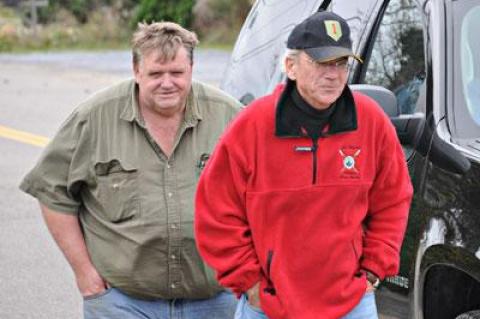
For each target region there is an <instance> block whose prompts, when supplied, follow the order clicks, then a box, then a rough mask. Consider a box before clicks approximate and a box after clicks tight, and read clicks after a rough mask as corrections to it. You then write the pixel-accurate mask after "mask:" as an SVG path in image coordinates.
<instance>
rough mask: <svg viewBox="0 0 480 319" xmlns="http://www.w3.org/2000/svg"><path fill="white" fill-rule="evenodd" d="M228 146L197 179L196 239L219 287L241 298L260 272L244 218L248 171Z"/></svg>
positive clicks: (220, 149) (218, 150) (220, 148)
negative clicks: (215, 275)
mask: <svg viewBox="0 0 480 319" xmlns="http://www.w3.org/2000/svg"><path fill="white" fill-rule="evenodd" d="M231 135H235V134H231ZM237 142H238V141H237ZM228 145H229V142H228V136H226V137H225V136H224V137H223V138H222V139H221V140H220V142H219V144H218V146H217V148H216V149H215V151H214V153H213V154H212V157H211V158H210V159H209V161H208V163H207V166H206V167H205V170H204V172H203V173H202V176H201V178H200V181H199V184H198V188H197V192H196V201H195V205H196V207H195V236H196V241H197V246H198V249H199V252H200V254H201V255H202V257H203V258H204V260H205V261H206V262H207V264H209V265H210V266H211V267H212V268H214V269H215V270H216V272H217V280H218V281H219V282H220V284H221V285H222V286H224V287H227V288H230V289H231V290H232V291H233V292H234V293H236V294H237V295H240V294H241V293H243V292H245V291H246V290H248V289H249V288H251V287H252V286H253V285H254V284H255V283H256V282H258V281H260V278H261V272H260V265H259V261H258V258H257V255H256V253H255V250H254V246H253V241H252V236H251V232H250V227H249V223H248V219H247V216H246V207H245V205H246V202H245V198H246V197H245V196H246V188H247V186H246V185H247V182H248V176H249V173H248V167H247V164H246V161H245V158H244V157H243V158H242V155H241V154H240V153H237V154H235V152H234V150H232V149H230V148H229V147H228ZM237 146H238V144H237ZM240 148H241V147H240Z"/></svg>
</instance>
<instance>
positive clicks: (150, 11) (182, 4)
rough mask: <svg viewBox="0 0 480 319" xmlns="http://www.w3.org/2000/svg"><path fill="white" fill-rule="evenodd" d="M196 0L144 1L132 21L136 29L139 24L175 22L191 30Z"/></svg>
mask: <svg viewBox="0 0 480 319" xmlns="http://www.w3.org/2000/svg"><path fill="white" fill-rule="evenodd" d="M194 2H195V1H194V0H164V1H158V0H142V1H141V2H140V4H139V5H138V6H137V8H136V13H135V14H134V18H133V21H132V26H133V27H135V26H136V25H137V23H138V22H148V23H150V22H153V21H173V22H176V23H178V24H180V25H182V26H183V27H186V28H189V27H190V26H191V24H192V19H193V13H192V9H193V4H194Z"/></svg>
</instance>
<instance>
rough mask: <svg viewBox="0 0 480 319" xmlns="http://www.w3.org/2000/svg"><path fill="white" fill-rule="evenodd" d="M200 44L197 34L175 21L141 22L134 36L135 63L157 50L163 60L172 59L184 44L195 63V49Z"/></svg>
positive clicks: (133, 54)
mask: <svg viewBox="0 0 480 319" xmlns="http://www.w3.org/2000/svg"><path fill="white" fill-rule="evenodd" d="M197 44H198V38H197V35H196V34H195V33H194V32H192V31H189V30H187V29H184V28H183V27H181V26H180V25H178V24H176V23H173V22H153V23H151V24H147V23H139V24H138V27H137V30H136V31H135V33H134V34H133V36H132V56H133V64H134V65H137V64H138V63H139V62H140V61H141V59H142V57H143V56H144V55H145V54H147V53H149V52H151V51H152V50H157V51H158V52H159V53H160V55H161V58H162V60H163V61H164V62H165V61H172V60H173V59H175V56H176V55H177V52H178V50H179V48H180V47H181V46H183V47H184V48H185V49H186V50H187V52H188V56H189V58H190V62H191V63H193V49H194V48H195V46H196V45H197Z"/></svg>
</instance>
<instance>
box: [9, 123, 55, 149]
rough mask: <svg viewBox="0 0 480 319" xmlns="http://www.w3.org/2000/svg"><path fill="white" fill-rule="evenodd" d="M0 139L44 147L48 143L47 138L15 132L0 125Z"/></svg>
mask: <svg viewBox="0 0 480 319" xmlns="http://www.w3.org/2000/svg"><path fill="white" fill-rule="evenodd" d="M0 137H4V138H8V139H11V140H15V141H18V142H22V143H26V144H31V145H35V146H39V147H44V146H45V145H47V143H48V141H49V140H48V138H46V137H43V136H38V135H34V134H31V133H27V132H22V131H17V130H14V129H11V128H8V127H5V126H1V125H0Z"/></svg>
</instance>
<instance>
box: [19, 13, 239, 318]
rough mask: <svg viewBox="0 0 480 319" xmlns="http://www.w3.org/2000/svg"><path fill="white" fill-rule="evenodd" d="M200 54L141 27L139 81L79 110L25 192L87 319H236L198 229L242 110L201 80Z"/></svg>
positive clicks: (178, 33) (175, 35)
mask: <svg viewBox="0 0 480 319" xmlns="http://www.w3.org/2000/svg"><path fill="white" fill-rule="evenodd" d="M197 43H198V40H197V38H196V35H195V34H194V33H193V32H190V31H188V30H185V29H184V28H182V27H180V26H179V25H177V24H174V23H170V22H162V23H153V24H140V25H139V27H138V29H137V31H136V32H135V34H134V35H133V39H132V51H133V69H134V79H131V80H127V81H124V82H122V83H119V84H116V85H114V86H112V87H110V88H107V89H105V90H103V91H101V92H98V93H96V94H95V95H93V96H92V97H91V98H90V99H88V100H87V101H85V102H83V103H82V104H81V105H80V106H79V107H77V108H76V109H75V110H74V112H73V113H72V114H71V115H70V117H69V118H68V119H67V120H66V122H65V123H64V124H63V125H62V127H61V128H60V130H59V132H58V133H57V135H56V136H55V137H54V138H53V140H52V141H51V143H50V144H49V145H48V146H47V148H46V149H45V151H44V152H43V154H42V157H41V158H40V160H39V162H38V163H37V165H36V166H35V168H34V169H33V170H32V171H31V172H30V173H29V174H28V175H27V176H26V177H25V179H24V180H23V182H22V184H21V186H20V187H21V189H22V190H23V191H25V192H27V193H29V194H31V195H32V196H34V197H36V198H37V199H38V200H39V202H40V206H41V210H42V213H43V216H44V219H45V222H46V224H47V226H48V228H49V230H50V232H51V234H52V235H53V237H54V239H55V240H56V242H57V244H58V246H59V247H60V249H61V250H62V252H63V254H64V255H65V257H66V259H67V260H68V262H69V263H70V265H71V267H72V269H73V271H74V273H75V277H76V281H77V285H78V288H79V290H80V293H81V294H82V296H83V297H84V313H85V317H86V318H87V319H88V318H100V319H102V318H122V319H123V318H170V316H171V315H173V316H174V317H175V314H182V317H181V318H195V319H201V318H209V319H211V318H222V319H223V318H229V317H232V318H233V312H234V309H235V303H236V301H235V298H234V296H233V295H232V294H231V293H230V292H226V291H224V290H223V289H222V288H221V287H220V286H219V285H218V284H217V282H216V280H215V279H214V274H213V272H212V270H211V269H209V268H208V267H207V266H206V265H205V264H204V263H203V261H202V260H201V258H200V257H199V255H198V253H197V249H196V245H195V238H194V235H193V229H192V224H193V196H194V192H195V188H196V184H197V180H198V177H199V175H200V172H201V170H202V168H203V166H204V165H205V163H206V161H207V160H208V157H209V154H210V153H211V151H212V150H213V147H214V145H215V143H216V141H217V139H218V137H219V136H220V134H221V133H222V131H223V129H224V128H225V126H226V125H227V124H228V123H229V122H230V120H231V119H232V118H233V117H234V116H235V114H236V113H237V112H238V110H239V109H240V104H239V103H238V102H237V101H236V100H234V99H233V98H232V97H230V96H228V95H226V94H225V93H222V92H221V91H219V90H217V89H215V88H213V87H210V86H208V85H205V84H202V83H200V82H196V81H193V80H192V66H193V50H194V47H195V46H196V44H197ZM175 318H177V317H175ZM179 318H180V317H179Z"/></svg>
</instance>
